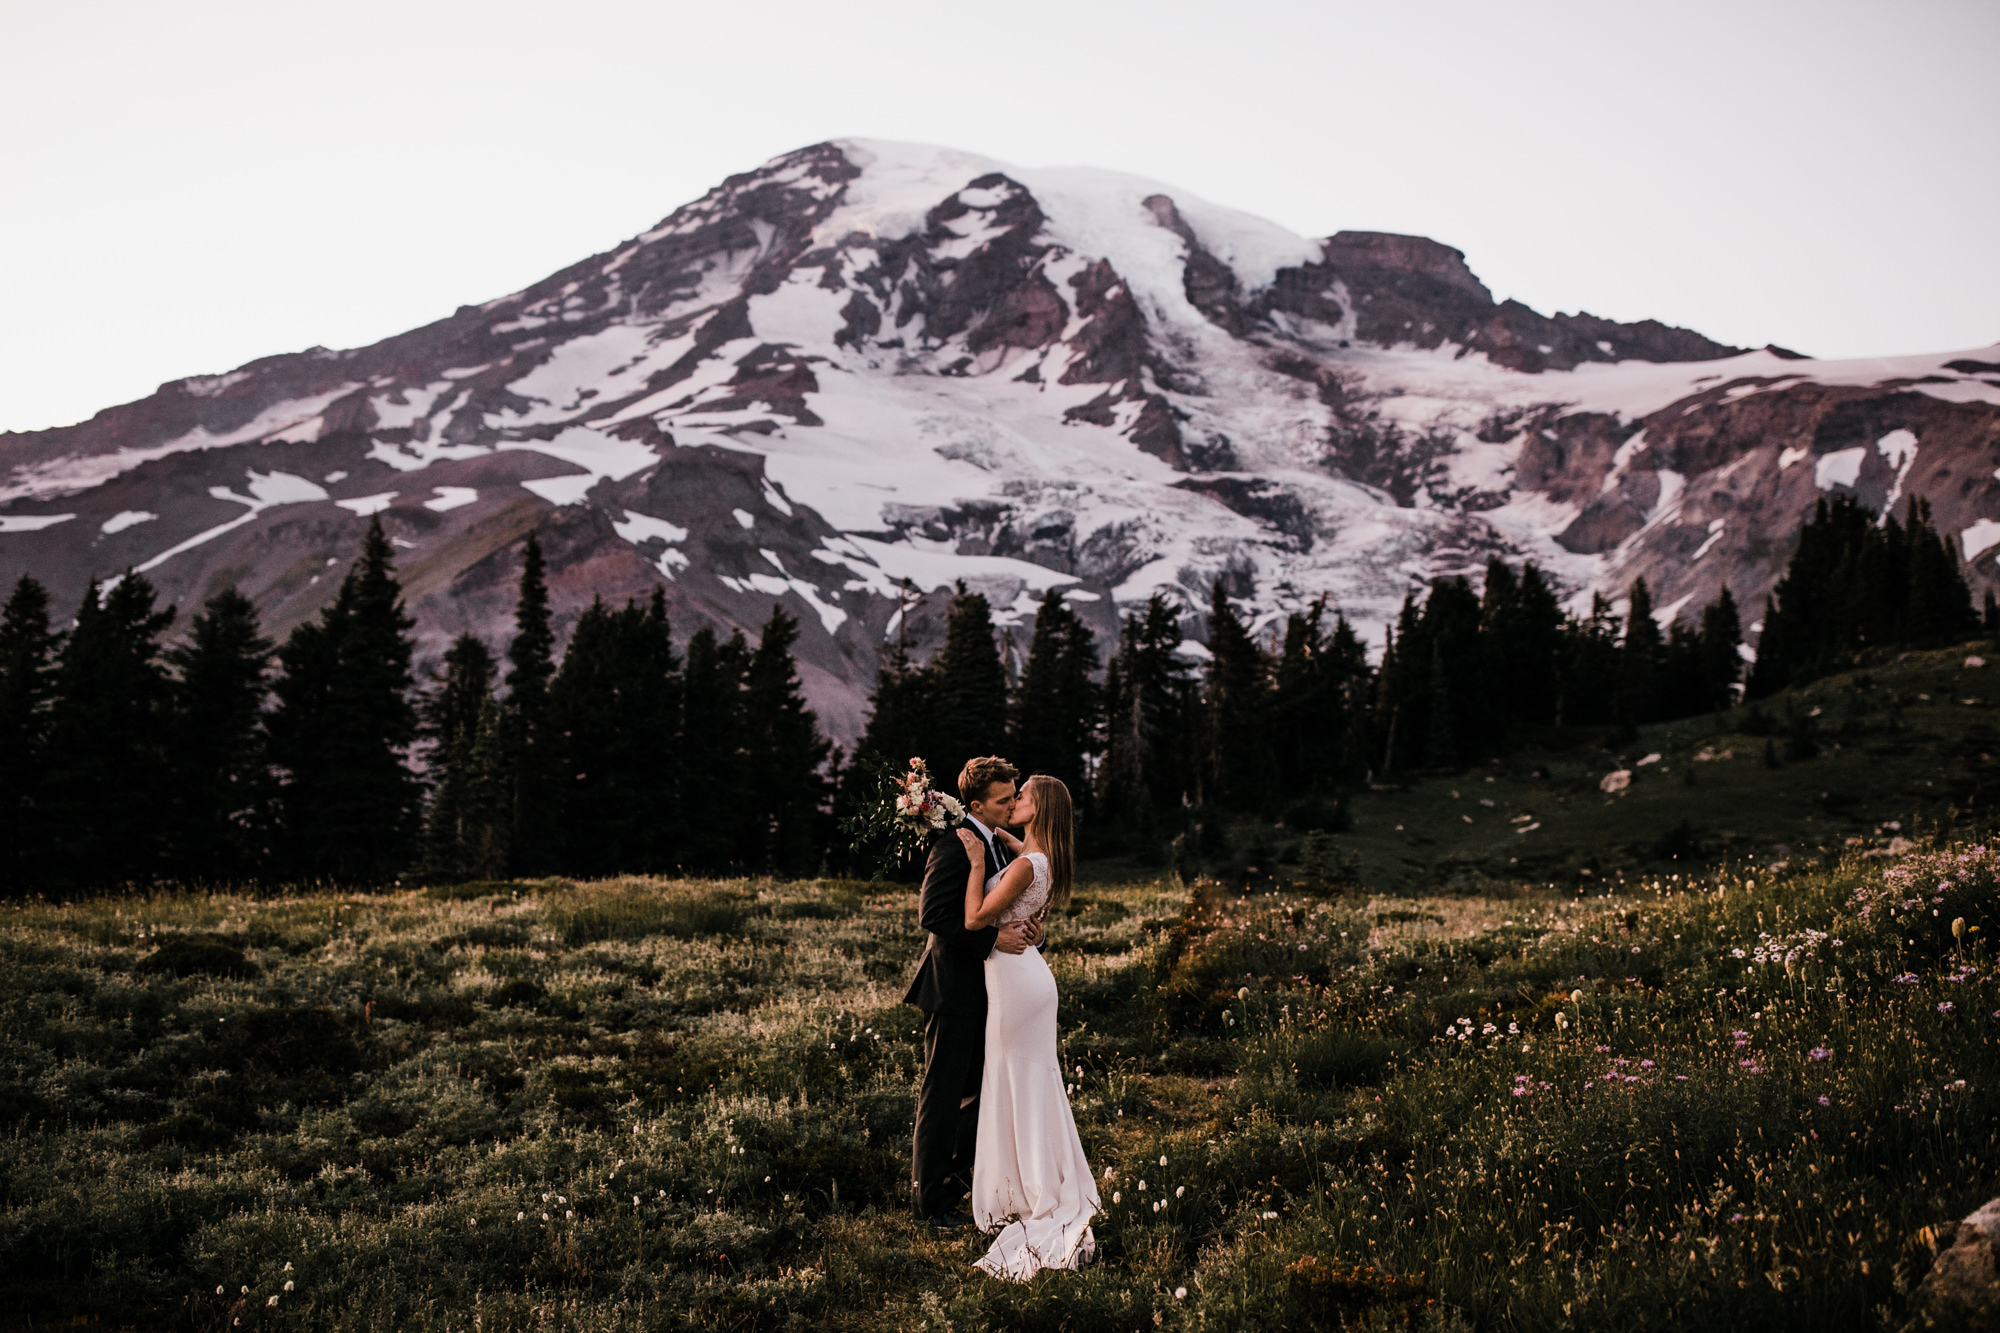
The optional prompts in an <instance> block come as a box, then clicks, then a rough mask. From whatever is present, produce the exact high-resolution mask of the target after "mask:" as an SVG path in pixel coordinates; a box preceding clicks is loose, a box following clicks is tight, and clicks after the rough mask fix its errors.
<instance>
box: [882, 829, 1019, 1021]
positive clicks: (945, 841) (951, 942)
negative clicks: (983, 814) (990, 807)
mask: <svg viewBox="0 0 2000 1333" xmlns="http://www.w3.org/2000/svg"><path fill="white" fill-rule="evenodd" d="M958 828H968V829H970V828H972V821H970V820H964V821H961V822H960V823H959V824H958ZM972 831H973V832H974V833H977V832H978V831H979V830H978V829H972ZM971 873H972V862H971V861H969V860H967V859H966V855H965V848H964V846H962V845H961V844H960V843H959V840H958V834H957V833H956V832H955V831H953V830H951V829H946V830H945V831H944V832H943V833H942V834H940V835H939V836H938V837H937V839H936V840H935V841H933V842H932V843H931V853H930V859H929V860H928V861H926V862H925V863H924V891H923V898H922V900H921V902H920V904H919V906H918V909H917V914H918V917H919V919H921V920H922V921H923V923H924V929H925V930H928V931H929V932H930V939H929V940H928V941H926V942H925V944H924V956H923V957H922V958H920V959H918V960H917V976H916V979H915V980H914V981H912V982H911V983H910V990H909V993H908V994H907V995H905V996H904V997H903V1002H904V1003H905V1004H914V1005H915V1006H917V1008H919V1009H921V1010H923V1011H924V1012H925V1013H927V1014H970V1015H976V1016H978V1017H981V1018H983V1017H985V1015H986V957H987V955H988V954H990V953H992V952H993V942H994V941H995V940H997V939H999V938H1000V927H998V926H988V927H986V929H984V930H967V929H966V928H965V879H966V876H967V875H969V874H971ZM999 873H1000V862H999V858H998V857H997V856H995V854H994V850H993V848H992V846H991V845H989V846H988V847H987V850H986V882H987V883H989V884H990V883H992V882H993V877H994V876H995V875H998V874H999Z"/></svg>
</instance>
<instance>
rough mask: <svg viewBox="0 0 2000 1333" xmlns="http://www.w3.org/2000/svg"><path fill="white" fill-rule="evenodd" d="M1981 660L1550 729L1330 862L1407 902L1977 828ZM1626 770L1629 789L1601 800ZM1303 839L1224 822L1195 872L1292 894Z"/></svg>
mask: <svg viewBox="0 0 2000 1333" xmlns="http://www.w3.org/2000/svg"><path fill="white" fill-rule="evenodd" d="M1991 652H1992V649H1991V647H1990V646H1989V645H1985V644H1980V643H1973V644H1967V645H1964V646H1962V647H1959V648H1955V649H1952V650H1949V651H1942V652H1930V653H1899V654H1881V655H1879V658H1880V660H1874V661H1869V662H1867V663H1866V664H1865V665H1863V666H1861V667H1859V668H1857V669H1856V670H1854V671H1851V672H1847V673H1844V674H1841V675H1838V676H1834V677H1831V678H1829V679H1827V680H1823V681H1820V682H1817V683H1815V684H1813V685H1811V686H1807V687H1805V688H1802V689H1798V690H1792V691H1787V692H1785V693H1784V694H1781V695H1779V696H1778V697H1776V698H1773V699H1769V700H1766V701H1764V702H1762V703H1760V704H1757V705H1754V706H1752V707H1750V708H1739V709H1735V710H1732V711H1730V712H1728V713H1724V714H1720V715H1717V716H1715V717H1709V718H1695V719H1690V720H1686V721H1681V722H1672V723H1666V724H1662V725H1658V726H1649V727H1641V728H1637V729H1636V731H1635V732H1633V733H1628V734H1627V735H1625V736H1623V737H1620V736H1617V735H1615V734H1614V733H1612V732H1610V731H1608V730H1607V729H1601V728H1600V729H1596V730H1591V731H1574V732H1567V733H1565V732H1558V731H1554V730H1550V731H1548V732H1544V733H1542V734H1540V735H1537V736H1532V737H1528V738H1526V739H1527V740H1528V741H1529V742H1530V743H1529V744H1528V745H1527V746H1525V748H1523V749H1521V750H1520V751H1518V752H1517V753H1515V754H1513V755H1511V756H1509V757H1507V758H1505V759H1502V760H1498V761H1495V762H1492V763H1489V764H1484V765H1479V766H1476V767H1474V768H1472V769H1471V770H1469V771H1466V772H1461V773H1452V774H1436V775H1417V776H1412V777H1410V778H1408V779H1407V780H1404V781H1399V782H1395V783H1391V784H1382V785H1378V786H1377V787H1376V788H1375V789H1373V790H1370V791H1367V792H1364V793H1361V794H1359V795H1358V796H1356V797H1354V798H1352V799H1351V800H1350V802H1349V807H1348V808H1349V814H1350V816H1351V819H1352V828H1351V830H1349V831H1346V832H1343V833H1341V834H1340V835H1339V845H1340V851H1341V852H1342V853H1351V858H1352V859H1351V860H1349V862H1348V873H1349V874H1350V875H1351V876H1352V877H1353V879H1354V880H1355V882H1357V883H1359V884H1365V885H1370V886H1375V887H1382V888H1394V889H1398V890H1401V891H1421V890H1428V891H1449V890H1452V889H1456V890H1459V891H1482V890H1483V891H1491V890H1493V889H1494V888H1496V887H1497V886H1499V885H1503V884H1509V883H1515V882H1523V881H1525V882H1540V883H1544V884H1555V885H1559V886H1561V887H1564V888H1578V887H1583V888H1588V887H1590V886H1591V885H1592V884H1593V883H1595V884H1598V885H1602V884H1603V883H1604V882H1605V881H1606V880H1607V879H1608V880H1611V881H1614V882H1615V881H1616V880H1617V878H1618V877H1619V876H1620V875H1624V876H1627V877H1632V876H1636V875H1639V874H1643V873H1652V872H1662V871H1664V872H1672V871H1675V870H1687V869H1691V868H1693V867H1695V866H1699V865H1702V864H1716V863H1720V862H1724V861H1727V862H1730V863H1737V864H1743V865H1770V864H1773V863H1779V862H1785V863H1796V864H1801V865H1803V864H1805V863H1806V862H1808V861H1811V862H1815V863H1817V862H1822V861H1824V860H1826V859H1827V858H1828V857H1830V856H1838V855H1841V854H1844V853H1848V852H1865V851H1870V850H1886V849H1887V848H1888V847H1890V846H1891V845H1892V844H1893V843H1894V841H1895V839H1897V838H1898V837H1902V838H1914V837H1916V836H1918V835H1919V834H1920V833H1925V832H1930V833H1935V832H1938V831H1940V830H1943V831H1947V832H1948V831H1952V830H1959V831H1970V830H1974V829H1979V828H1984V827H1990V826H1991V824H1992V823H1993V804H1994V802H1995V800H1996V798H2000V656H1994V657H1993V658H1992V661H1993V665H1991V666H1984V667H1968V666H1967V665H1966V662H1967V660H1968V659H1973V660H1980V659H1982V658H1983V657H1984V656H1985V655H1986V654H1989V653H1991ZM1652 756H1657V758H1652ZM1649 759H1650V762H1649ZM1620 771H1623V772H1628V773H1630V774H1631V781H1630V785H1629V786H1628V787H1626V788H1625V789H1624V790H1622V791H1619V792H1615V793H1613V792H1606V791H1604V790H1603V789H1602V787H1601V784H1602V782H1603V780H1604V779H1605V777H1606V776H1608V775H1609V774H1612V773H1614V772H1620ZM1299 832H1300V830H1298V829H1297V828H1290V829H1287V828H1285V827H1283V826H1279V827H1275V828H1272V827H1268V826H1262V827H1260V826H1254V825H1248V824H1245V825H1238V826H1234V827H1232V828H1231V829H1230V830H1229V837H1228V840H1227V845H1226V848H1225V850H1224V851H1223V852H1222V853H1221V854H1219V855H1212V856H1210V857H1209V858H1208V868H1209V869H1211V870H1212V871H1213V872H1214V873H1217V874H1219V875H1220V876H1222V877H1223V878H1226V879H1232V880H1236V879H1241V878H1245V877H1247V878H1248V879H1250V880H1252V881H1255V880H1258V879H1261V878H1266V877H1269V878H1275V879H1276V880H1278V881H1280V882H1286V881H1296V880H1298V879H1299V878H1300V873H1299V867H1298V864H1297V857H1298V838H1299ZM1250 867H1256V872H1257V873H1255V874H1251V873H1250ZM1107 868H1108V867H1107Z"/></svg>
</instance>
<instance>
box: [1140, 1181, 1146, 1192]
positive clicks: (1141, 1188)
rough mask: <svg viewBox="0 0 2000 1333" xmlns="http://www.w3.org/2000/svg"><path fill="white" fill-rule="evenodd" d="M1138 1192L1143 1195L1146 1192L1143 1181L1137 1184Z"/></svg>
mask: <svg viewBox="0 0 2000 1333" xmlns="http://www.w3.org/2000/svg"><path fill="white" fill-rule="evenodd" d="M1139 1192H1140V1193H1141V1194H1144V1193H1145V1192H1146V1182H1145V1181H1143V1180H1142V1181H1140V1182H1139Z"/></svg>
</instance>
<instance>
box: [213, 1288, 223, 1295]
mask: <svg viewBox="0 0 2000 1333" xmlns="http://www.w3.org/2000/svg"><path fill="white" fill-rule="evenodd" d="M215 1294H216V1295H218V1296H220V1295H221V1294H222V1288H221V1287H217V1288H216V1289H215Z"/></svg>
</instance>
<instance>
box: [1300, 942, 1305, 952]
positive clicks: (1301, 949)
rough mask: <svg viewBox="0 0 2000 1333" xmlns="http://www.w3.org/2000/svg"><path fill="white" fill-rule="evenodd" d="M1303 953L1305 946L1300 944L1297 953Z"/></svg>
mask: <svg viewBox="0 0 2000 1333" xmlns="http://www.w3.org/2000/svg"><path fill="white" fill-rule="evenodd" d="M1305 951H1306V946H1305V945H1303V944H1301V945H1300V946H1299V952H1300V953H1304V952H1305Z"/></svg>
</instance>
